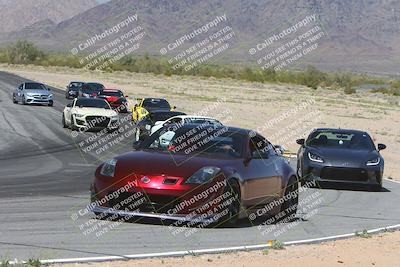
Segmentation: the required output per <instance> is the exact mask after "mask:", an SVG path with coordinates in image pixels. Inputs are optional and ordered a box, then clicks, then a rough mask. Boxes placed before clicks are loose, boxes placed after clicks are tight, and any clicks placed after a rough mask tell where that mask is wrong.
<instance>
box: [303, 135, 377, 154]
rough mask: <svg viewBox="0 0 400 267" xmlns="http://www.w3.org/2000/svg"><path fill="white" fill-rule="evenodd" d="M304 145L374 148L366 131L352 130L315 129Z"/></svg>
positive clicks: (358, 148)
mask: <svg viewBox="0 0 400 267" xmlns="http://www.w3.org/2000/svg"><path fill="white" fill-rule="evenodd" d="M306 145H308V146H314V147H332V148H342V149H357V150H360V149H361V150H373V149H375V146H374V143H373V141H372V139H371V137H370V136H369V135H368V134H367V133H363V132H354V131H348V132H346V131H334V130H323V131H315V132H313V133H312V134H311V135H310V136H309V137H308V139H307V142H306Z"/></svg>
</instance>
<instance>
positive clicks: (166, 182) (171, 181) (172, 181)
mask: <svg viewBox="0 0 400 267" xmlns="http://www.w3.org/2000/svg"><path fill="white" fill-rule="evenodd" d="M177 182H178V179H171V178H167V179H165V180H164V182H163V184H167V185H174V184H176V183H177Z"/></svg>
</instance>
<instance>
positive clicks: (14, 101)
mask: <svg viewBox="0 0 400 267" xmlns="http://www.w3.org/2000/svg"><path fill="white" fill-rule="evenodd" d="M13 103H14V104H18V101H17V100H16V99H15V95H13Z"/></svg>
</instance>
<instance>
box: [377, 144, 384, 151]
mask: <svg viewBox="0 0 400 267" xmlns="http://www.w3.org/2000/svg"><path fill="white" fill-rule="evenodd" d="M384 149H386V145H385V144H378V151H381V150H384Z"/></svg>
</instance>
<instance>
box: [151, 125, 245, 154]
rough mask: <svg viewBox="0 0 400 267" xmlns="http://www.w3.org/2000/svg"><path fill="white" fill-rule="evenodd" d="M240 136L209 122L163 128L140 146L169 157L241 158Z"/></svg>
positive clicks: (241, 143)
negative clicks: (209, 156) (163, 153)
mask: <svg viewBox="0 0 400 267" xmlns="http://www.w3.org/2000/svg"><path fill="white" fill-rule="evenodd" d="M244 140H245V138H244V137H243V135H242V134H240V133H237V132H232V131H229V129H228V128H227V127H216V126H215V125H213V124H210V123H204V124H199V125H190V127H181V125H179V124H175V125H170V126H167V127H164V128H162V129H160V130H158V131H157V132H155V133H154V134H153V135H151V137H150V138H149V139H148V140H147V141H146V142H145V143H144V149H150V150H157V151H162V152H168V153H170V154H171V155H174V154H181V155H182V154H183V155H191V156H196V155H200V154H202V155H211V156H213V157H214V156H215V157H227V158H241V157H242V155H243V147H244V146H243V142H244Z"/></svg>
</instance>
